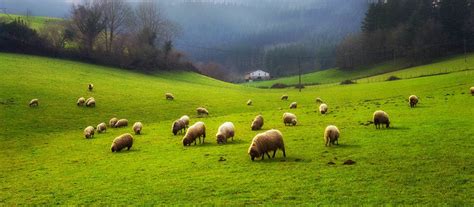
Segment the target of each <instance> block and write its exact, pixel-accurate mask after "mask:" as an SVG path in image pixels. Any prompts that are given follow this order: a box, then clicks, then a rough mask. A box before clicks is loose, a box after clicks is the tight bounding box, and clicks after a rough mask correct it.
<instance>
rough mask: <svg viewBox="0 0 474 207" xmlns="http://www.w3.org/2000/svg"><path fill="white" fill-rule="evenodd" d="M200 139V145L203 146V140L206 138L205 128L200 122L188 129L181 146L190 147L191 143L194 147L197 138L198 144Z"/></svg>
mask: <svg viewBox="0 0 474 207" xmlns="http://www.w3.org/2000/svg"><path fill="white" fill-rule="evenodd" d="M201 137H202V143H203V144H204V139H205V138H206V126H205V125H204V122H202V121H200V122H196V123H195V124H193V125H192V126H190V127H189V129H188V131H187V132H186V135H184V137H183V146H191V143H193V142H194V145H196V139H197V138H199V144H201Z"/></svg>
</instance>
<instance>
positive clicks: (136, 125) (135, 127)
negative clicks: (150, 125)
mask: <svg viewBox="0 0 474 207" xmlns="http://www.w3.org/2000/svg"><path fill="white" fill-rule="evenodd" d="M132 129H133V131H134V132H135V134H141V132H142V129H143V124H142V123H141V122H135V123H134V124H133V127H132Z"/></svg>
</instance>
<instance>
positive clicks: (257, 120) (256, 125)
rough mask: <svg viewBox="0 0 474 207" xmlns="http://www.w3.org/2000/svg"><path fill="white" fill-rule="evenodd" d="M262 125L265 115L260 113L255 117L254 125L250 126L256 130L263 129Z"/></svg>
mask: <svg viewBox="0 0 474 207" xmlns="http://www.w3.org/2000/svg"><path fill="white" fill-rule="evenodd" d="M262 127H263V116H262V115H258V116H256V117H255V118H254V119H253V121H252V125H251V126H250V128H252V131H255V130H260V129H262Z"/></svg>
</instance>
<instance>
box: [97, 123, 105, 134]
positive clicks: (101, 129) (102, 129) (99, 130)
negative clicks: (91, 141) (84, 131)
mask: <svg viewBox="0 0 474 207" xmlns="http://www.w3.org/2000/svg"><path fill="white" fill-rule="evenodd" d="M106 130H107V125H105V123H104V122H102V123H100V124H99V125H97V133H102V132H105V131H106Z"/></svg>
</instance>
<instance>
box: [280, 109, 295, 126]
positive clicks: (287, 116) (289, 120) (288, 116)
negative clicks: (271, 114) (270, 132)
mask: <svg viewBox="0 0 474 207" xmlns="http://www.w3.org/2000/svg"><path fill="white" fill-rule="evenodd" d="M297 122H298V121H297V120H296V115H294V114H292V113H288V112H287V113H284V114H283V123H284V124H285V126H286V125H287V124H288V125H292V124H293V126H295V125H296V123H297Z"/></svg>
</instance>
